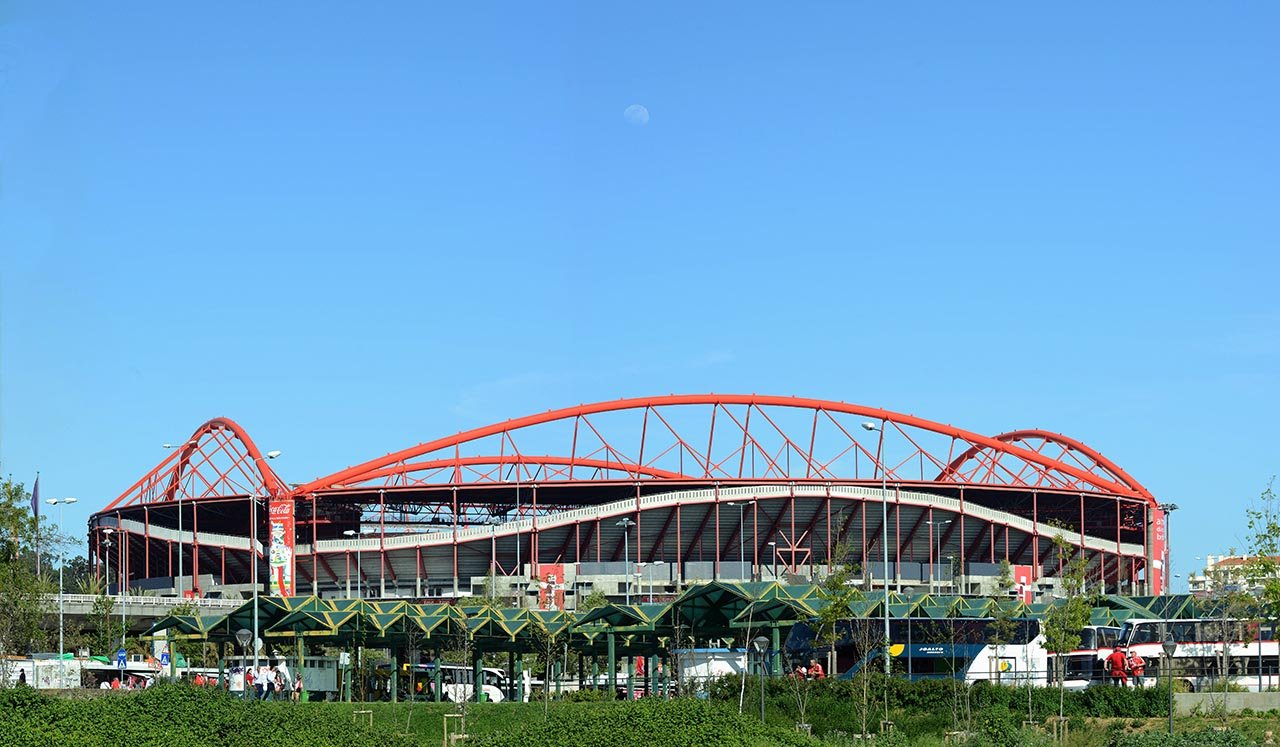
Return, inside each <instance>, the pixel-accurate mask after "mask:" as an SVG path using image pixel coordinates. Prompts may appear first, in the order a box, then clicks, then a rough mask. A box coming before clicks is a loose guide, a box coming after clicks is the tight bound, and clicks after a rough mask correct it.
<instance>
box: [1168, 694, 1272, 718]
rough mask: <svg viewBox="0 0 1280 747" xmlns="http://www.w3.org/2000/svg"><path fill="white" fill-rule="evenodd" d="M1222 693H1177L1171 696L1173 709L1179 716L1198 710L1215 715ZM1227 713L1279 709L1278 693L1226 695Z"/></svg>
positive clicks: (1219, 706)
mask: <svg viewBox="0 0 1280 747" xmlns="http://www.w3.org/2000/svg"><path fill="white" fill-rule="evenodd" d="M1222 695H1223V694H1222V693H1177V694H1175V695H1174V696H1173V700H1174V707H1175V708H1177V711H1178V714H1179V715H1181V716H1187V715H1190V714H1191V713H1192V712H1193V711H1195V710H1197V709H1199V712H1200V713H1216V712H1218V709H1219V708H1221V706H1222ZM1226 697H1227V713H1239V712H1240V711H1241V710H1243V709H1245V708H1251V709H1253V710H1254V711H1269V710H1271V709H1272V708H1280V692H1275V693H1227V694H1226Z"/></svg>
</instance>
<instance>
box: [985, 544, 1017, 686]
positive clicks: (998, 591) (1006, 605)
mask: <svg viewBox="0 0 1280 747" xmlns="http://www.w3.org/2000/svg"><path fill="white" fill-rule="evenodd" d="M993 591H994V593H993V594H992V596H991V615H992V620H991V628H990V630H991V640H990V643H991V645H992V646H993V647H995V650H996V660H995V662H994V666H993V667H992V672H991V674H992V675H993V676H994V677H995V680H996V682H997V683H999V682H1002V681H1003V679H1004V677H1003V675H1004V671H1003V670H1002V668H1001V662H1003V660H1004V647H1005V646H1007V645H1009V644H1010V643H1012V642H1013V639H1014V637H1015V636H1017V634H1018V620H1017V618H1016V617H1015V616H1014V606H1013V604H1011V601H1012V600H1011V599H1010V596H1009V593H1010V592H1011V591H1013V566H1012V565H1011V564H1010V563H1009V561H1008V560H1007V559H1006V560H1001V561H1000V575H999V576H997V577H996V584H995V589H994V590H993Z"/></svg>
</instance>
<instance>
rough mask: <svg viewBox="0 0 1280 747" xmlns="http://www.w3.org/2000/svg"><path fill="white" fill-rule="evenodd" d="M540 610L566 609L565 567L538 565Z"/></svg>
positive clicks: (555, 564) (549, 564) (556, 564)
mask: <svg viewBox="0 0 1280 747" xmlns="http://www.w3.org/2000/svg"><path fill="white" fill-rule="evenodd" d="M538 609H540V610H563V609H564V565H562V564H560V563H539V564H538Z"/></svg>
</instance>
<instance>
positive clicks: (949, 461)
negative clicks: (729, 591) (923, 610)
mask: <svg viewBox="0 0 1280 747" xmlns="http://www.w3.org/2000/svg"><path fill="white" fill-rule="evenodd" d="M269 457H270V454H263V453H262V452H260V451H259V449H258V447H257V446H256V445H255V444H254V442H253V440H252V439H251V438H250V437H249V435H248V433H246V432H245V430H244V429H242V428H241V427H240V426H239V425H237V424H236V423H235V422H233V421H231V420H228V419H226V418H216V419H213V420H210V421H208V422H206V423H204V424H203V425H201V426H200V427H199V428H197V429H196V430H195V432H194V433H193V434H192V436H191V438H190V439H188V441H187V442H185V443H184V444H179V445H177V447H176V448H174V449H173V450H172V451H171V452H170V453H169V455H168V456H167V458H166V459H165V460H164V461H162V462H161V463H160V464H158V465H156V466H155V467H154V468H153V469H151V470H150V471H148V472H147V473H146V474H144V475H143V476H142V477H141V478H140V479H139V480H138V481H137V482H136V483H134V484H133V485H131V486H130V487H129V488H128V489H126V490H125V491H124V492H123V493H122V494H121V495H120V496H119V497H118V498H117V499H115V500H114V501H112V502H111V503H110V504H109V505H108V506H107V507H105V508H104V509H102V510H101V511H99V512H97V513H95V514H94V515H93V516H92V517H91V518H90V521H89V542H90V550H91V555H92V556H93V559H94V562H95V566H96V568H97V572H98V573H99V574H100V575H101V576H102V577H103V578H105V579H106V580H107V583H108V586H109V588H110V589H111V590H112V591H118V590H120V589H121V588H122V587H123V588H124V589H133V590H138V589H151V590H155V591H157V592H159V593H186V594H198V595H210V594H215V595H216V594H228V593H234V592H244V591H245V590H247V589H249V588H251V586H250V584H251V583H252V581H253V579H254V560H253V559H254V558H256V562H257V579H258V581H259V584H260V586H261V588H262V589H263V590H264V591H267V590H272V591H276V592H278V593H289V594H318V595H321V596H353V595H358V596H359V595H362V596H375V597H376V596H398V597H413V598H431V599H447V598H452V597H457V596H464V595H467V594H472V593H481V590H482V589H483V590H484V592H486V593H496V592H497V590H498V589H501V590H502V593H504V594H507V593H510V594H513V595H519V596H520V597H522V598H523V599H524V600H525V603H526V604H528V605H530V606H533V605H539V604H540V605H542V606H551V605H555V606H568V607H570V608H572V607H573V606H575V600H576V599H577V598H580V597H581V596H582V595H583V594H585V593H587V592H588V591H590V590H592V589H598V590H601V591H604V592H605V593H606V594H608V595H609V596H611V597H616V598H622V597H624V596H626V595H637V594H640V595H644V596H645V597H646V598H647V597H648V596H650V595H652V596H656V597H660V598H661V597H666V596H669V595H671V594H674V593H676V592H677V591H678V590H679V589H680V588H681V587H682V586H683V585H684V584H687V583H692V582H695V581H701V580H713V579H719V580H740V579H757V580H770V579H774V578H778V579H782V580H789V579H790V580H801V579H803V580H806V581H807V580H809V579H811V578H814V577H816V576H820V575H821V574H822V573H824V572H825V570H826V569H827V568H828V566H829V564H830V563H831V562H832V560H833V559H835V560H837V561H839V560H840V559H841V558H844V559H846V562H850V563H852V564H853V565H855V566H856V567H857V568H859V572H860V579H861V582H862V583H865V584H866V585H867V587H868V588H870V587H880V586H881V585H882V584H885V583H888V584H890V585H891V587H893V588H902V589H904V590H908V589H910V590H923V589H929V588H935V589H937V590H939V591H944V590H945V591H948V592H961V593H965V592H967V593H979V592H981V591H985V590H986V587H984V586H983V580H984V579H989V578H990V577H991V576H993V575H994V573H995V569H996V568H997V567H998V565H999V564H1000V562H1001V561H1003V560H1007V561H1009V563H1010V564H1012V565H1013V566H1014V568H1015V569H1016V573H1017V574H1018V581H1019V582H1020V584H1021V587H1022V588H1021V589H1020V591H1021V592H1022V593H1024V594H1025V595H1030V594H1031V593H1033V591H1034V589H1035V588H1041V589H1043V588H1048V587H1049V586H1051V585H1052V580H1053V578H1054V577H1055V576H1057V575H1058V574H1059V572H1060V569H1061V568H1062V566H1063V564H1064V563H1066V562H1069V561H1070V560H1071V558H1073V557H1076V556H1077V555H1082V556H1083V557H1084V558H1085V559H1086V560H1087V562H1088V568H1089V574H1090V579H1091V581H1092V583H1093V584H1094V585H1095V586H1096V587H1097V588H1098V589H1099V590H1100V591H1106V592H1113V593H1156V592H1159V591H1161V590H1164V586H1163V584H1164V578H1163V577H1162V574H1161V569H1162V567H1163V566H1164V563H1163V562H1162V560H1163V559H1164V558H1165V557H1166V556H1165V551H1166V532H1165V528H1166V524H1165V522H1166V517H1165V514H1164V512H1163V511H1162V510H1161V508H1160V504H1159V503H1158V502H1157V501H1156V500H1155V498H1154V497H1153V496H1152V495H1151V493H1150V492H1149V491H1148V490H1147V489H1146V488H1144V487H1143V486H1142V485H1141V484H1140V483H1138V482H1137V481H1136V480H1135V479H1133V478H1132V477H1130V476H1129V475H1128V474H1127V473H1126V472H1125V471H1124V470H1123V469H1121V468H1120V467H1119V466H1117V465H1116V464H1115V463H1113V462H1112V461H1110V460H1108V459H1107V458H1105V457H1103V456H1102V455H1101V454H1099V453H1098V452H1097V451H1095V450H1093V449H1091V448H1090V447H1088V446H1086V445H1085V444H1083V443H1081V442H1079V441H1077V440H1075V439H1072V438H1069V437H1066V436H1063V435H1059V434H1055V433H1049V432H1046V431H1040V430H1022V431H1014V432H1010V433H1003V434H999V435H996V436H984V435H980V434H977V433H973V432H970V431H966V430H963V429H960V428H956V427H953V426H950V425H944V424H942V423H937V422H933V421H930V420H926V419H923V418H919V417H915V416H912V415H905V414H901V413H896V412H890V411H886V410H881V409H875V408H869V407H864V406H861V405H855V404H848V403H844V402H832V401H822V400H814V399H801V398H796V397H776V396H762V395H714V394H707V395H670V396H661V397H649V398H638V399H623V400H616V401H612V402H601V403H596V404H590V405H579V406H577V407H571V408H566V409H562V410H555V411H549V412H546V413H541V414H537V415H530V416H527V417H522V418H517V419H514V420H508V421H505V422H502V423H496V424H494V425H490V426H486V427H484V428H477V429H474V430H470V431H466V432H463V433H459V434H457V435H454V436H449V437H445V438H439V439H436V440H432V441H427V442H424V443H420V444H418V445H416V446H412V447H410V448H406V449H403V450H401V451H397V452H394V453H390V454H387V455H385V456H382V457H378V458H376V459H371V460H369V461H366V462H364V463H362V464H358V465H356V466H354V467H349V468H346V469H343V470H341V471H338V472H335V473H333V474H331V475H328V476H325V477H321V478H318V479H315V480H312V481H311V482H308V483H305V484H290V483H286V482H285V481H284V480H282V479H281V478H280V477H279V476H278V475H277V474H276V473H275V471H274V470H273V469H272V464H271V461H270V459H269ZM254 517H256V522H254V521H253V518H254ZM255 523H256V527H255ZM1059 536H1060V537H1062V538H1063V539H1064V540H1065V541H1066V543H1067V544H1068V545H1069V549H1068V550H1067V551H1066V552H1060V551H1059V549H1058V548H1057V547H1056V545H1055V542H1054V541H1053V540H1054V538H1055V537H1059ZM251 548H256V552H251ZM886 550H887V560H888V563H887V565H886V563H885V557H886Z"/></svg>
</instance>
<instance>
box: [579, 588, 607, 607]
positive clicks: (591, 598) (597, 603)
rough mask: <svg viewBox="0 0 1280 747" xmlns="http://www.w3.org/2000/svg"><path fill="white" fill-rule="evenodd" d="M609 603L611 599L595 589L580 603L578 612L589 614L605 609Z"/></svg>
mask: <svg viewBox="0 0 1280 747" xmlns="http://www.w3.org/2000/svg"><path fill="white" fill-rule="evenodd" d="M608 603H609V597H607V596H605V595H604V592H602V591H600V590H599V589H595V588H593V589H592V590H591V593H590V594H588V595H586V596H585V597H583V598H582V601H580V602H578V612H589V611H591V610H593V609H595V608H597V607H604V606H605V605H607V604H608Z"/></svg>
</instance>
